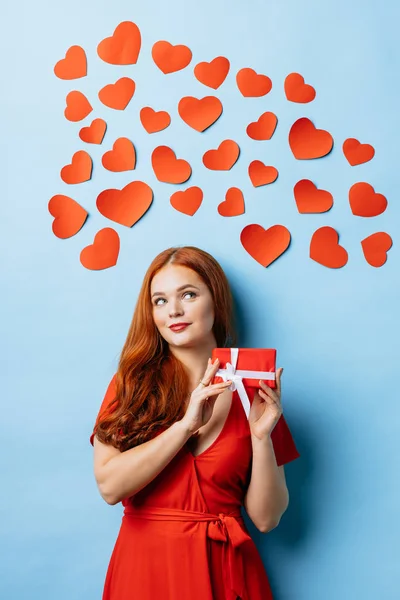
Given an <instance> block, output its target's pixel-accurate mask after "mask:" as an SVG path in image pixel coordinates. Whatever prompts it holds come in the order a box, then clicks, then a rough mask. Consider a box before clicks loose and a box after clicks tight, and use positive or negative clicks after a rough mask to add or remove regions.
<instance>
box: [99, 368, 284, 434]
mask: <svg viewBox="0 0 400 600" xmlns="http://www.w3.org/2000/svg"><path fill="white" fill-rule="evenodd" d="M116 377H117V374H116V373H115V375H114V376H113V378H112V379H111V381H110V383H109V384H108V388H107V391H106V394H105V396H104V398H103V402H102V403H101V406H100V410H99V412H98V414H97V417H96V421H95V424H94V426H93V433H92V434H91V436H90V443H91V444H92V446H93V445H94V444H93V440H94V435H95V433H94V429H95V427H96V425H97V423H98V421H99V419H100V417H101V416H102V415H103V414H107V412H109V413H110V412H111V411H108V407H109V405H110V403H111V402H112V401H113V400H114V397H115V389H116V388H115V380H116ZM275 427H276V426H275Z"/></svg>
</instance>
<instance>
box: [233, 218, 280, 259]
mask: <svg viewBox="0 0 400 600" xmlns="http://www.w3.org/2000/svg"><path fill="white" fill-rule="evenodd" d="M240 241H241V243H242V246H243V248H244V249H245V250H246V251H247V252H248V253H249V254H250V256H252V258H254V260H256V261H257V262H259V263H260V265H262V266H263V267H268V265H270V264H271V263H272V262H274V260H276V259H277V258H278V257H279V256H281V254H283V253H284V252H285V251H286V250H287V248H288V246H289V244H290V231H289V230H288V229H287V228H286V227H285V226H284V225H273V226H272V227H270V228H269V229H264V227H262V226H261V225H256V224H254V225H247V226H246V227H245V228H244V229H243V230H242V233H241V234H240Z"/></svg>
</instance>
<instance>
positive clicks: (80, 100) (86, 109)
mask: <svg viewBox="0 0 400 600" xmlns="http://www.w3.org/2000/svg"><path fill="white" fill-rule="evenodd" d="M65 101H66V105H67V106H66V108H65V110H64V116H65V118H66V119H68V121H74V122H76V121H82V119H84V118H85V117H87V116H88V114H89V113H91V112H92V110H93V108H92V105H91V104H90V102H89V100H88V99H87V98H86V96H85V94H82V92H78V91H76V90H74V91H72V92H70V93H69V94H67V97H66V99H65Z"/></svg>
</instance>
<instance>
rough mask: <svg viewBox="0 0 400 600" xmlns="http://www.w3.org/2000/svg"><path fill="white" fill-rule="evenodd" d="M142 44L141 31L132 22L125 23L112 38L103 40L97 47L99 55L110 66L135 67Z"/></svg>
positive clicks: (120, 25) (118, 27) (116, 30)
mask: <svg viewBox="0 0 400 600" xmlns="http://www.w3.org/2000/svg"><path fill="white" fill-rule="evenodd" d="M141 44H142V37H141V35H140V29H139V27H138V26H137V25H136V23H132V21H123V22H122V23H120V24H119V25H118V26H117V27H116V28H115V30H114V33H113V34H112V36H111V37H107V38H105V39H104V40H102V41H101V42H100V43H99V45H98V46H97V54H98V55H99V57H100V58H101V60H104V62H106V63H109V64H110V65H134V64H136V63H137V59H138V56H139V52H140V47H141Z"/></svg>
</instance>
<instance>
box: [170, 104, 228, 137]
mask: <svg viewBox="0 0 400 600" xmlns="http://www.w3.org/2000/svg"><path fill="white" fill-rule="evenodd" d="M178 113H179V116H180V117H181V119H182V120H183V121H185V123H186V124H187V125H189V127H192V128H193V129H196V131H200V132H201V131H205V130H206V129H207V128H208V127H210V125H212V124H213V123H215V121H216V120H217V119H218V118H219V117H220V116H221V114H222V104H221V101H220V100H218V98H216V97H215V96H206V97H205V98H201V99H200V100H199V99H198V98H194V97H193V96H185V97H184V98H182V99H181V100H180V101H179V104H178Z"/></svg>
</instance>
